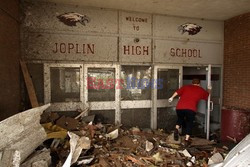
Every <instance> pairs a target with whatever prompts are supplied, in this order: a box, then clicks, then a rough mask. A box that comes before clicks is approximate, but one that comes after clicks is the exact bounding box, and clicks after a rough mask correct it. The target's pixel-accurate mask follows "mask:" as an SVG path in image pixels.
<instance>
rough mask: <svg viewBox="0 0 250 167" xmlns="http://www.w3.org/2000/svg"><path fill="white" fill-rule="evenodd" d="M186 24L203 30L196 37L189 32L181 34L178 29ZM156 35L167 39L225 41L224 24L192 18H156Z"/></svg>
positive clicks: (159, 16)
mask: <svg viewBox="0 0 250 167" xmlns="http://www.w3.org/2000/svg"><path fill="white" fill-rule="evenodd" d="M185 23H194V24H197V25H199V26H201V27H202V28H201V29H200V32H198V33H197V34H195V35H188V32H185V33H183V34H182V33H181V32H179V31H178V27H179V26H180V25H182V24H185ZM154 35H155V36H157V37H165V38H178V39H179V38H183V39H187V38H188V39H194V40H195V39H196V40H210V41H220V42H223V40H224V23H223V22H219V21H208V20H201V19H192V18H181V17H170V16H163V15H155V16H154Z"/></svg>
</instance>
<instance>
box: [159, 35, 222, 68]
mask: <svg viewBox="0 0 250 167" xmlns="http://www.w3.org/2000/svg"><path fill="white" fill-rule="evenodd" d="M155 46H156V47H155V62H159V63H161V62H165V63H176V62H179V63H183V64H189V63H199V64H208V62H209V64H222V62H223V57H222V56H218V55H223V50H222V48H223V44H222V43H206V44H203V43H198V42H191V41H190V42H188V41H187V42H182V41H166V40H155Z"/></svg>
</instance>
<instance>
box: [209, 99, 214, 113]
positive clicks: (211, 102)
mask: <svg viewBox="0 0 250 167" xmlns="http://www.w3.org/2000/svg"><path fill="white" fill-rule="evenodd" d="M213 110H214V102H213V101H210V111H213Z"/></svg>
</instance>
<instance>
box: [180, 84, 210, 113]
mask: <svg viewBox="0 0 250 167" xmlns="http://www.w3.org/2000/svg"><path fill="white" fill-rule="evenodd" d="M176 93H177V94H178V95H179V96H180V100H179V101H178V104H177V106H176V109H177V110H180V109H189V110H192V111H195V112H196V110H197V104H198V102H199V101H200V100H207V98H208V96H209V93H208V92H207V91H205V90H204V89H203V88H202V87H200V86H196V85H186V86H183V87H181V88H180V89H178V90H177V91H176Z"/></svg>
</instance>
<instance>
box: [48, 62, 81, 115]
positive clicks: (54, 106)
mask: <svg viewBox="0 0 250 167" xmlns="http://www.w3.org/2000/svg"><path fill="white" fill-rule="evenodd" d="M51 67H52V68H53V67H65V68H67V67H76V68H80V76H83V64H67V63H64V64H58V63H57V64H56V63H44V66H43V69H44V104H47V103H51V84H50V68H51ZM82 89H83V78H82V77H80V102H57V103H51V107H50V108H49V110H50V111H69V110H77V109H83V108H84V105H83V101H84V100H83V99H84V97H83V91H81V90H82Z"/></svg>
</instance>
